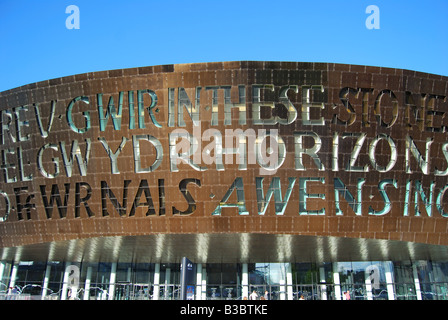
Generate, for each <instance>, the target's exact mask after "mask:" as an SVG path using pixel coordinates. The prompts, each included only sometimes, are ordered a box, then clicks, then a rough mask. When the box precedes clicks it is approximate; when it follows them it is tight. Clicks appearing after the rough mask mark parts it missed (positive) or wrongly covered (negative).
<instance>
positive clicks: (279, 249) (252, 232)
mask: <svg viewBox="0 0 448 320" xmlns="http://www.w3.org/2000/svg"><path fill="white" fill-rule="evenodd" d="M447 79H448V78H447V77H443V76H440V75H433V74H426V73H421V72H416V71H409V70H401V69H390V68H382V67H370V66H359V65H342V64H333V63H300V62H251V61H241V62H216V63H200V64H181V65H164V66H153V67H141V68H133V69H122V70H110V71H101V72H93V73H86V74H79V75H74V76H69V77H64V78H58V79H51V80H47V81H42V82H38V83H33V84H28V85H25V86H23V87H20V88H16V89H12V90H8V91H4V92H2V93H0V109H1V110H0V111H1V121H2V126H1V139H2V147H1V150H2V154H1V171H2V177H1V179H2V180H1V195H0V198H1V199H0V218H1V219H2V220H3V221H2V222H1V223H0V246H1V248H2V249H1V250H2V259H41V260H42V259H44V260H47V259H48V260H51V259H60V260H64V259H66V260H71V261H77V260H99V259H101V260H102V261H105V260H114V259H115V260H117V259H119V260H120V261H156V260H164V261H179V260H180V257H182V256H184V255H186V254H187V255H188V256H189V257H190V259H192V260H195V261H196V262H211V261H249V260H252V261H253V260H254V259H258V260H265V259H269V261H287V260H288V259H295V260H297V261H337V260H338V259H352V260H366V259H378V260H387V259H405V258H413V259H430V258H437V259H444V258H446V257H448V255H447V254H448V252H447V250H446V248H447V247H446V246H447V245H448V237H447V235H446V232H447V221H448V219H447V218H448V204H447V202H448V194H447V192H445V191H446V189H447V188H448V180H447V175H448V139H447V134H446V132H447V129H448V120H447V117H446V114H445V113H446V112H447V110H448V101H447V98H446V97H447V94H448V86H447V83H448V81H447ZM237 142H239V144H237ZM266 146H268V148H266ZM179 148H180V149H179Z"/></svg>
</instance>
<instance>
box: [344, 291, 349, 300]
mask: <svg viewBox="0 0 448 320" xmlns="http://www.w3.org/2000/svg"><path fill="white" fill-rule="evenodd" d="M344 294H345V300H350V291H348V290H347V291H346V292H345V293H344Z"/></svg>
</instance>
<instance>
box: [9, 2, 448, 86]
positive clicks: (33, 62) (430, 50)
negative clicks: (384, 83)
mask: <svg viewBox="0 0 448 320" xmlns="http://www.w3.org/2000/svg"><path fill="white" fill-rule="evenodd" d="M69 5H76V6H78V8H79V12H80V16H79V17H80V28H79V29H67V28H66V23H65V22H66V19H67V18H68V17H69V14H67V13H66V12H65V11H66V7H67V6H69ZM369 5H376V6H377V7H378V8H379V10H380V20H379V21H380V29H372V30H369V29H368V28H366V25H365V21H366V19H367V18H368V17H369V15H370V14H367V13H366V12H365V11H366V8H367V6H369ZM447 13H448V0H428V1H416V0H407V1H398V0H319V1H302V0H277V1H275V0H271V1H265V0H238V1H236V0H227V1H218V0H216V1H213V0H208V1H194V0H192V1H180V0H179V1H173V0H164V1H161V0H160V1H151V0H147V1H143V0H128V1H114V0H108V1H106V0H101V1H100V0H90V1H85V0H70V1H66V0H54V1H51V0H40V1H36V0H34V1H31V0H30V1H24V0H0V68H1V76H0V91H3V90H7V89H10V88H14V87H17V86H21V85H24V84H27V83H31V82H37V81H41V80H46V79H51V78H57V77H63V76H67V75H72V74H78V73H85V72H91V71H101V70H109V69H121V68H131V67H139V66H148V65H159V64H173V63H190V62H212V61H232V60H273V61H315V62H336V63H349V64H363V65H373V66H385V67H393V68H403V69H412V70H418V71H423V72H429V73H436V74H442V75H445V76H448V24H447V22H448V18H447V17H448V16H447Z"/></svg>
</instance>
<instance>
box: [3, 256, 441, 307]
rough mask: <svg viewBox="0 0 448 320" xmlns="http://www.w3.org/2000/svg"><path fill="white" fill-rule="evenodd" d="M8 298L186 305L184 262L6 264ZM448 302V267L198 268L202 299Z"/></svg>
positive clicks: (227, 265) (382, 264)
mask: <svg viewBox="0 0 448 320" xmlns="http://www.w3.org/2000/svg"><path fill="white" fill-rule="evenodd" d="M0 276H1V277H0V279H1V281H0V299H5V300H6V299H10V300H12V299H20V300H50V299H54V300H68V299H79V300H178V299H179V298H180V277H181V273H180V263H137V264H134V263H105V262H99V263H66V262H57V261H53V262H31V261H21V262H18V263H11V262H6V261H3V262H1V264H0ZM253 292H255V293H256V295H257V298H256V299H269V300H346V299H351V300H447V299H448V262H435V261H401V262H392V261H362V262H355V261H352V262H333V263H264V262H263V263H247V264H246V263H210V264H197V265H196V286H195V292H194V295H193V297H194V299H196V300H243V299H250V298H251V294H252V293H253Z"/></svg>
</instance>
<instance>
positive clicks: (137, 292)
mask: <svg viewBox="0 0 448 320" xmlns="http://www.w3.org/2000/svg"><path fill="white" fill-rule="evenodd" d="M131 295H132V300H150V287H149V285H147V284H134V285H133V286H132V294H131Z"/></svg>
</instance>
